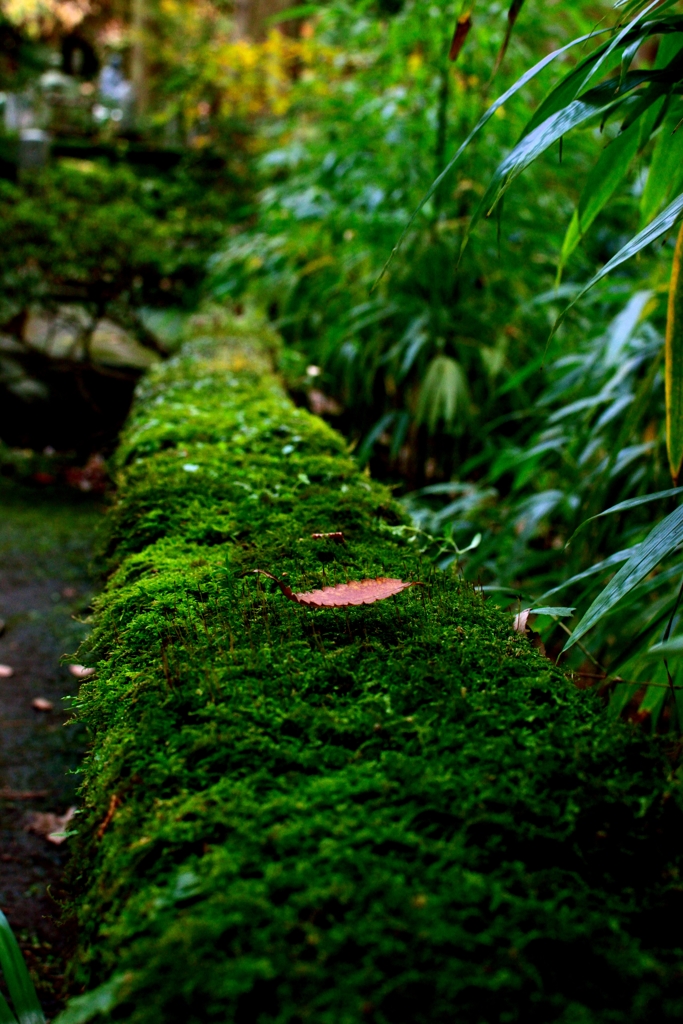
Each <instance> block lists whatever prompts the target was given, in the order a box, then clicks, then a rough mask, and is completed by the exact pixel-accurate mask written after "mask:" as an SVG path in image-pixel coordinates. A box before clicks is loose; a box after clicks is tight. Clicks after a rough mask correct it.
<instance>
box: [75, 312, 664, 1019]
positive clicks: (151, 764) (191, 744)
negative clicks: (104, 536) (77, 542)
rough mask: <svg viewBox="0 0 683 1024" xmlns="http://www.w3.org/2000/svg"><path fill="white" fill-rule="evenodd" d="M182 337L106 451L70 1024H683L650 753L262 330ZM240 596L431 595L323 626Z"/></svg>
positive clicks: (230, 326)
mask: <svg viewBox="0 0 683 1024" xmlns="http://www.w3.org/2000/svg"><path fill="white" fill-rule="evenodd" d="M192 334H193V336H194V340H193V341H191V342H190V343H188V344H186V345H185V347H184V348H183V349H182V350H181V352H180V353H179V355H177V356H176V357H174V358H173V359H171V360H169V361H168V362H167V363H165V364H164V365H163V366H160V367H156V368H154V369H153V370H152V371H150V373H149V374H148V375H147V377H146V378H145V381H144V382H143V384H142V386H141V389H140V392H139V395H138V403H137V406H136V409H135V411H134V414H133V417H132V420H131V422H130V424H129V427H128V429H127V430H126V432H125V434H124V437H123V439H122V445H121V448H120V451H119V453H118V455H117V466H118V474H119V490H118V496H117V499H116V504H115V507H114V509H113V513H112V517H111V520H110V533H109V543H108V547H107V554H108V557H109V558H110V560H111V568H112V575H111V577H110V580H109V584H108V586H107V589H106V591H105V592H104V595H103V596H102V597H101V599H100V600H99V603H98V606H97V609H96V615H95V624H94V632H93V634H92V637H91V639H90V640H89V641H88V646H87V648H86V649H85V650H83V651H82V652H81V653H80V655H79V657H83V658H86V659H87V661H89V662H90V663H91V664H93V665H96V666H97V673H96V675H95V676H94V677H93V678H92V679H90V680H89V681H88V682H87V683H86V684H85V685H84V686H83V687H82V689H81V692H80V695H79V699H78V706H77V707H78V717H79V718H80V719H81V721H83V722H85V723H87V725H88V727H89V729H90V730H91V733H92V739H93V746H92V749H91V752H90V754H89V756H88V758H87V761H86V763H85V765H84V788H83V799H84V803H83V808H82V813H81V815H80V817H79V825H78V832H79V834H78V837H77V839H76V849H75V851H74V856H73V857H72V860H71V865H72V868H71V872H72V884H73V886H74V887H75V889H76V892H77V897H76V910H77V913H78V919H79V935H80V958H79V961H78V964H79V966H78V968H77V980H78V981H79V983H83V984H85V985H86V987H87V989H88V992H87V993H86V995H84V996H80V997H79V998H78V999H76V1000H74V1002H73V1003H72V1004H71V1006H70V1007H69V1008H68V1009H67V1010H66V1012H65V1014H64V1015H63V1016H62V1017H61V1024H67V1022H70V1024H77V1022H78V1024H82V1022H83V1024H84V1022H86V1021H88V1020H90V1019H93V1018H95V1017H97V1018H98V1019H101V1018H105V1019H125V1020H127V1021H130V1022H131V1024H138V1022H143V1021H144V1022H145V1024H148V1022H153V1021H159V1022H161V1021H163V1022H168V1021H170V1020H174V1021H175V1020H178V1021H181V1020H182V1021H183V1022H195V1021H196V1022H199V1021H209V1020H210V1021H214V1020H215V1021H219V1020H220V1021H235V1022H238V1021H245V1022H246V1021H249V1022H254V1024H257V1022H258V1024H266V1022H273V1024H274V1022H276V1021H279V1022H285V1021H292V1020H295V1019H302V1018H305V1017H310V1018H311V1019H315V1020H316V1021H321V1022H330V1024H332V1022H333V1021H334V1022H337V1021H341V1020H343V1021H349V1022H355V1021H360V1020H365V1019H372V1020H375V1021H377V1022H378V1024H379V1022H387V1024H389V1022H391V1024H394V1022H395V1024H399V1022H400V1024H403V1022H405V1024H408V1022H410V1024H422V1022H424V1024H427V1022H429V1024H435V1022H440V1021H447V1020H448V1021H450V1020H451V1019H452V1016H453V1007H454V1006H457V1007H458V1016H459V1018H461V1019H462V1020H464V1021H471V1022H472V1024H475V1022H480V1021H482V1020H487V1021H494V1020H507V1021H525V1022H527V1021H530V1020H531V1021H538V1022H542V1021H548V1020H557V1019H566V1020H570V1019H581V1020H591V1021H595V1022H605V1024H607V1022H608V1021H609V1022H620V1021H623V1022H624V1024H625V1022H626V1021H628V1022H629V1024H630V1022H632V1021H637V1020H643V1021H645V1020H651V1019H653V1018H656V1019H658V1020H662V1021H669V1020H670V1021H673V1020H676V1019H678V1017H679V1016H680V1013H681V1008H682V1004H681V1001H682V1000H683V992H682V991H681V987H680V977H679V962H680V955H681V950H680V949H678V948H674V947H673V946H672V945H671V944H670V940H669V936H670V930H669V929H667V928H665V927H664V926H663V923H664V921H665V920H668V917H669V915H670V913H671V905H672V901H674V900H675V899H676V898H677V891H678V887H677V882H676V878H677V871H678V862H679V861H680V851H679V845H680V844H679V842H678V836H679V835H680V829H681V794H680V787H679V783H678V781H677V779H676V778H675V777H674V778H672V776H671V772H670V767H669V765H668V763H667V761H666V758H665V757H664V756H663V752H662V749H661V747H660V745H659V744H658V743H656V742H654V741H652V740H650V739H648V738H647V736H646V735H645V734H644V733H643V732H642V731H638V730H632V729H631V728H630V727H628V726H626V725H623V724H621V723H616V724H615V723H612V722H610V720H609V719H608V718H606V716H605V715H604V713H603V711H602V708H601V705H600V702H599V700H598V699H597V697H596V696H595V695H593V694H591V693H589V692H581V691H579V690H577V689H575V688H574V687H573V686H571V685H570V684H569V683H568V681H567V680H566V679H565V678H563V676H562V675H561V674H560V673H559V672H558V671H557V670H556V669H555V668H554V667H553V666H552V665H551V664H550V663H549V662H548V661H546V660H544V659H542V658H541V657H540V656H539V655H538V653H537V652H536V651H534V650H533V649H532V647H531V646H530V645H529V644H528V643H527V641H526V640H525V639H524V638H523V637H521V636H520V635H519V634H515V633H514V632H513V630H512V628H511V625H512V624H511V619H510V617H509V616H508V615H505V614H503V613H501V612H499V611H498V610H497V609H495V608H493V607H492V606H491V605H490V604H488V603H485V602H484V601H483V599H482V596H481V595H480V593H478V592H477V591H475V590H474V589H473V588H472V586H471V585H469V584H466V583H463V582H461V581H460V580H459V578H458V577H457V575H456V574H454V573H453V572H450V571H449V572H445V573H442V572H438V571H436V572H435V571H433V570H431V569H430V568H429V566H428V564H425V563H424V562H423V561H422V559H421V557H420V554H419V551H418V550H416V546H417V545H416V543H415V541H414V538H415V536H416V534H415V533H414V531H413V532H411V530H410V528H409V527H408V526H407V524H406V522H405V516H404V513H403V512H402V511H401V509H400V507H399V506H397V505H396V504H395V503H394V501H393V500H392V498H391V497H390V495H389V493H388V492H387V490H386V489H385V488H384V487H382V486H380V485H378V484H376V483H373V482H372V481H371V480H370V479H369V478H368V477H367V476H365V475H364V474H362V473H361V472H359V470H358V469H357V467H356V465H355V464H354V462H353V460H352V459H351V458H350V457H349V456H348V455H347V454H346V453H345V446H344V443H343V441H342V439H341V438H340V436H339V435H338V434H336V433H335V432H334V431H332V430H331V429H330V428H329V427H327V426H326V425H325V424H323V423H322V422H321V421H320V420H318V419H316V418H314V417H312V416H310V415H309V414H308V413H306V412H304V411H302V410H300V409H296V408H295V407H293V405H292V404H291V403H290V402H289V400H288V399H287V398H286V397H285V395H284V393H283V391H282V389H281V386H280V385H279V383H278V382H277V380H276V379H275V378H274V377H273V376H272V373H271V370H270V359H271V357H272V356H271V354H272V353H275V354H277V339H275V338H274V337H273V336H271V335H270V334H269V333H268V332H267V331H266V330H265V328H264V327H263V326H262V325H261V324H259V322H258V321H257V320H255V319H254V318H252V317H250V316H243V317H241V318H229V317H226V316H225V315H222V316H221V315H219V314H217V313H215V312H209V313H207V314H205V315H204V316H202V317H201V318H198V319H197V320H196V321H195V322H194V324H193V327H192ZM217 339H220V340H217ZM332 530H343V532H344V535H345V538H346V544H344V545H338V544H334V543H330V542H327V541H315V540H313V539H312V538H311V536H310V535H311V533H312V532H328V531H332ZM254 568H264V569H269V570H271V571H276V572H277V574H278V576H279V577H280V578H283V577H284V578H285V579H287V580H288V581H289V582H290V585H291V586H292V587H293V588H295V589H310V588H311V587H315V586H319V585H321V584H323V583H333V582H343V581H345V580H346V579H349V578H350V579H360V578H364V577H370V576H376V575H380V574H381V575H392V576H393V575H395V576H401V577H402V578H404V579H415V578H419V579H421V580H423V581H424V582H425V584H426V586H425V587H424V588H415V589H413V590H408V591H406V592H405V593H403V594H401V595H399V596H398V597H397V598H395V599H391V600H390V601H385V602H380V603H377V604H375V605H372V606H371V607H365V608H362V607H361V608H351V609H348V612H347V613H342V612H340V611H334V610H321V611H314V612H311V611H310V610H307V609H303V608H300V607H299V606H297V605H294V604H293V603H292V602H289V601H286V600H284V599H283V597H282V595H281V594H280V593H279V592H273V590H272V589H271V585H270V584H268V585H266V586H263V584H262V582H261V579H260V578H258V577H254V576H247V577H245V576H244V573H245V572H246V571H248V570H252V569H254ZM113 798H116V799H113ZM655 837H656V841H655ZM665 936H666V938H665ZM98 986H102V987H99V988H98Z"/></svg>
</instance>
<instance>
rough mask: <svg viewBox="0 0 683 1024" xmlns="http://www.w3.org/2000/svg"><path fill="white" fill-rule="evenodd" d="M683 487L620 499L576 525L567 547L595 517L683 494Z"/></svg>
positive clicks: (598, 517) (625, 510) (600, 517)
mask: <svg viewBox="0 0 683 1024" xmlns="http://www.w3.org/2000/svg"><path fill="white" fill-rule="evenodd" d="M681 492H683V487H670V488H669V490H668V491H657V492H656V493H655V494H641V495H640V497H639V498H627V499H626V501H619V502H617V504H616V505H612V506H610V508H606V509H604V511H602V512H598V514H597V515H595V516H590V518H588V519H584V521H583V522H582V523H580V525H579V526H577V527H576V529H575V530H574V532H573V534H572V535H571V537H570V538H569V540H568V541H567V545H566V546H567V547H569V545H570V544H571V542H572V541H573V540H574V537H576V535H577V533H578V532H579V530H582V529H583V528H584V526H587V525H588V523H592V522H593V520H594V519H602V517H603V516H610V515H612V513H614V512H627V511H628V510H629V509H630V508H638V506H639V505H648V504H649V503H650V502H651V501H659V500H660V498H673V497H674V496H675V495H676V494H681Z"/></svg>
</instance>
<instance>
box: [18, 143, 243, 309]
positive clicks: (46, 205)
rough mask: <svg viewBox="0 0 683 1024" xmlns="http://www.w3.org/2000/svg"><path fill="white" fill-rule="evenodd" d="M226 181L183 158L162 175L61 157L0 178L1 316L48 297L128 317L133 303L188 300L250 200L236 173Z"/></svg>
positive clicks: (186, 301) (178, 302)
mask: <svg viewBox="0 0 683 1024" xmlns="http://www.w3.org/2000/svg"><path fill="white" fill-rule="evenodd" d="M222 178H223V180H222V182H221V181H219V180H217V177H216V175H215V174H212V175H209V178H208V179H207V172H206V171H202V168H201V167H199V166H197V167H192V166H191V164H189V163H188V162H187V161H186V162H185V164H184V165H181V166H180V167H178V168H177V169H176V170H175V171H173V172H169V173H168V174H166V175H163V176H162V175H161V174H157V175H151V174H148V175H145V174H137V173H135V172H134V171H133V170H132V169H131V168H130V167H127V166H126V165H118V166H109V165H107V164H105V163H96V162H93V161H81V160H66V159H65V160H61V161H59V162H56V163H54V164H52V165H50V166H48V167H46V168H44V169H42V170H40V171H35V172H32V173H30V174H25V175H24V176H22V178H21V180H20V181H19V182H18V183H14V182H10V181H4V180H0V217H1V219H2V224H3V233H4V234H3V238H4V242H5V244H4V246H3V249H2V253H1V254H0V322H6V321H8V320H9V319H10V318H11V317H13V316H14V315H16V314H17V313H18V312H19V311H20V310H21V309H23V308H25V307H26V306H27V305H28V304H29V303H31V302H34V301H44V300H46V299H47V300H57V301H59V300H61V301H65V300H66V301H73V300H74V299H75V300H77V301H86V302H90V303H93V304H94V305H95V306H96V308H97V309H98V310H99V312H100V314H101V313H102V312H103V311H104V310H105V309H106V308H108V307H112V304H116V305H115V307H114V308H113V309H112V311H115V312H116V313H117V314H118V316H119V318H120V317H121V316H123V317H124V319H125V311H126V310H127V309H128V308H129V307H130V306H133V307H135V306H142V305H144V304H151V305H159V306H165V305H169V304H176V305H183V304H184V305H192V302H193V301H194V300H195V298H196V293H197V289H198V287H199V285H200V284H201V281H202V279H203V276H204V267H205V263H206V259H207V256H208V254H209V253H210V252H211V251H212V250H213V248H214V247H215V245H216V244H217V242H218V239H219V238H221V237H222V235H223V233H224V231H225V217H226V215H228V216H229V215H230V214H232V215H235V214H236V213H237V212H238V211H239V210H240V204H241V203H243V202H244V198H245V191H244V188H243V186H242V184H241V183H240V182H239V181H237V180H236V179H235V178H234V176H233V175H231V174H228V173H224V174H223V175H222Z"/></svg>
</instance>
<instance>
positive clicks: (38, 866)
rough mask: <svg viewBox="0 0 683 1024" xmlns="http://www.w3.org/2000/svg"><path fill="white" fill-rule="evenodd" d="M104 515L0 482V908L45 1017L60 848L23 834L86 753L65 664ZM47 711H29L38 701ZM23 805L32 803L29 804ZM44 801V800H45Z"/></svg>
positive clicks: (62, 939)
mask: <svg viewBox="0 0 683 1024" xmlns="http://www.w3.org/2000/svg"><path fill="white" fill-rule="evenodd" d="M101 519H102V506H101V503H98V502H96V501H94V500H92V499H89V498H88V497H85V496H84V497H82V496H81V495H79V494H77V493H74V494H73V495H72V494H71V493H66V494H64V493H49V492H48V491H46V490H45V489H38V488H36V489H32V488H26V487H20V486H19V485H15V484H13V483H11V482H9V481H6V480H1V479H0V619H2V620H3V621H4V630H3V631H2V635H1V636H0V664H2V665H7V666H10V667H11V668H12V669H13V670H14V671H13V675H12V676H11V677H8V678H0V861H1V865H2V866H1V868H0V907H1V908H2V909H3V911H4V912H5V913H6V915H7V917H8V918H9V921H10V923H11V925H12V927H13V929H14V931H15V934H16V935H17V937H18V939H19V942H20V945H21V946H22V949H23V950H24V953H25V955H26V958H27V960H28V962H29V965H30V967H31V969H32V971H33V974H34V977H35V978H36V981H37V983H38V992H39V995H40V998H41V1002H42V1004H43V1006H44V1008H45V1011H46V1014H47V1016H48V1018H50V1017H52V1016H54V1013H55V1012H56V1010H57V1009H58V1008H59V1006H60V1005H61V1002H62V1000H61V987H62V985H61V983H62V978H63V974H64V964H65V960H66V958H67V956H68V952H69V947H70V945H71V943H72V940H73V936H72V934H71V930H70V928H69V926H68V923H67V924H65V923H63V922H61V923H60V916H61V908H60V902H61V900H60V887H61V875H62V869H63V865H64V863H65V860H66V846H67V845H68V844H64V845H62V846H55V845H53V844H51V843H49V842H48V841H47V840H46V839H45V838H43V837H42V836H39V835H34V834H32V833H30V832H27V831H26V826H27V824H28V823H29V821H30V818H31V815H32V814H35V813H37V812H41V811H43V812H54V813H57V814H63V813H64V812H65V811H66V810H67V809H68V808H69V807H70V806H71V805H72V804H73V803H74V793H75V789H76V787H77V784H78V776H77V775H76V774H73V773H72V772H73V769H75V768H76V766H77V764H78V761H79V759H80V756H81V754H82V751H83V747H84V744H85V742H86V737H85V734H84V732H83V731H82V730H80V729H79V728H77V727H74V726H66V728H65V726H64V723H65V722H66V721H67V719H68V717H69V712H68V709H67V707H68V702H64V701H63V698H64V697H66V696H67V695H68V694H73V693H75V692H76V689H77V682H76V680H75V679H74V677H73V676H72V675H71V674H70V673H69V670H68V668H67V667H66V665H64V664H62V663H61V662H60V659H61V658H62V656H63V655H64V654H72V653H73V652H74V651H75V650H76V648H77V646H78V643H79V641H80V639H81V638H82V636H83V635H84V633H85V632H86V631H87V628H88V627H87V625H86V624H84V623H82V622H79V621H78V620H79V619H84V618H86V617H87V615H88V608H89V604H90V600H91V597H92V593H93V588H94V582H93V580H94V577H93V574H92V570H91V566H90V563H91V559H92V555H93V548H94V543H95V536H96V532H97V527H98V525H99V523H100V521H101ZM36 697H39V698H43V699H45V700H47V701H49V702H51V703H52V705H53V710H52V711H48V712H45V711H43V712H41V711H36V710H34V709H33V707H32V701H33V700H34V698H36ZM30 794H36V795H34V796H32V795H30ZM42 794H44V795H42Z"/></svg>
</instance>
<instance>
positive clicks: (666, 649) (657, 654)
mask: <svg viewBox="0 0 683 1024" xmlns="http://www.w3.org/2000/svg"><path fill="white" fill-rule="evenodd" d="M672 654H683V636H675V637H674V638H673V639H672V640H664V641H663V642H662V643H660V644H653V645H652V647H650V648H649V649H648V650H647V651H645V653H644V654H643V655H642V657H643V658H646V659H647V660H648V661H655V660H656V659H657V658H662V657H670V656H671V655H672Z"/></svg>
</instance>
